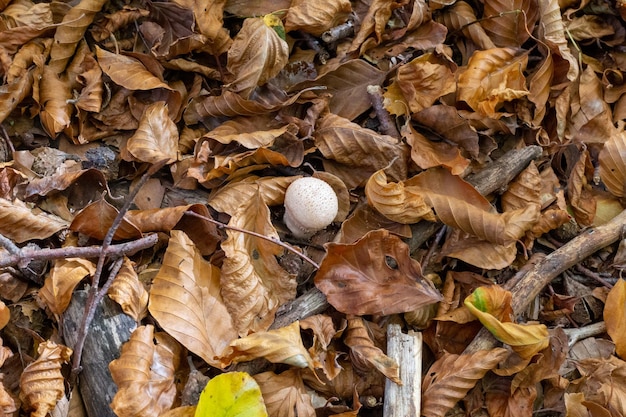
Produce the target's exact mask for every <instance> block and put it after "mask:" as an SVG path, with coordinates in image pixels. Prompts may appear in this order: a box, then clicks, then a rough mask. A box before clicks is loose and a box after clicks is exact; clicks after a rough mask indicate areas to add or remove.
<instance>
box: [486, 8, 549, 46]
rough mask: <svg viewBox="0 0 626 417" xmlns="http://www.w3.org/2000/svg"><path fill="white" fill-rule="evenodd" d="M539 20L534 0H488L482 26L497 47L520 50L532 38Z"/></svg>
mask: <svg viewBox="0 0 626 417" xmlns="http://www.w3.org/2000/svg"><path fill="white" fill-rule="evenodd" d="M537 18H538V13H537V4H536V2H535V1H534V0H515V1H514V2H510V1H503V0H487V1H485V9H484V11H483V20H481V22H480V24H481V26H482V27H483V28H484V29H485V32H486V33H487V35H488V36H489V38H491V40H492V41H493V43H494V44H495V45H496V46H498V47H506V46H511V47H516V48H519V47H521V46H522V44H523V43H524V42H526V40H528V38H529V37H530V36H531V33H532V32H533V30H534V27H535V23H536V21H537Z"/></svg>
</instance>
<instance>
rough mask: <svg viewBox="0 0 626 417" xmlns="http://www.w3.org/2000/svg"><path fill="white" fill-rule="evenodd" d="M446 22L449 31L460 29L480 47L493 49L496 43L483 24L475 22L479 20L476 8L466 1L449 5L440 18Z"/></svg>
mask: <svg viewBox="0 0 626 417" xmlns="http://www.w3.org/2000/svg"><path fill="white" fill-rule="evenodd" d="M438 20H439V21H440V22H441V23H443V24H445V26H446V27H447V28H448V31H457V30H460V31H461V33H463V36H465V37H466V38H468V39H470V40H471V41H472V42H474V44H476V45H477V46H478V47H479V48H480V49H491V48H494V47H495V45H494V43H493V41H492V40H491V38H490V37H489V35H487V33H485V30H484V29H483V27H482V26H481V25H477V24H474V22H477V21H478V18H477V17H476V14H475V13H474V9H472V6H470V5H469V4H467V2H465V1H456V2H454V4H452V5H451V7H447V8H446V9H445V10H444V11H443V13H441V15H440V16H439V19H438Z"/></svg>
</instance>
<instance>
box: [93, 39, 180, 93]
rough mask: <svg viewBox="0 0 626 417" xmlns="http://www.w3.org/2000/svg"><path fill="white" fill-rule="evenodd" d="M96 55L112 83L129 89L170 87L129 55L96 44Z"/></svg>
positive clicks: (168, 88) (169, 88)
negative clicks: (116, 52)
mask: <svg viewBox="0 0 626 417" xmlns="http://www.w3.org/2000/svg"><path fill="white" fill-rule="evenodd" d="M96 56H97V57H98V63H99V64H100V67H101V68H102V71H103V72H104V73H105V74H106V75H108V76H109V77H110V78H111V80H113V82H114V83H116V84H118V85H120V86H122V87H124V88H127V89H129V90H153V89H155V88H165V89H167V90H171V89H172V88H171V87H170V86H169V85H167V84H166V83H165V82H163V81H162V80H161V79H159V78H158V77H156V76H155V75H154V74H152V73H151V72H150V71H148V70H147V69H146V67H145V66H144V65H143V64H142V63H141V62H140V61H139V60H138V59H135V58H133V57H130V56H126V55H119V54H114V53H113V52H109V51H107V50H105V49H102V48H100V47H98V46H96Z"/></svg>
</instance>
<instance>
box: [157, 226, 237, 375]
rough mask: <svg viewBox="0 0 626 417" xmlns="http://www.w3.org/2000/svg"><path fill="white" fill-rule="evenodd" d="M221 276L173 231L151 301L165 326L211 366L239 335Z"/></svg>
mask: <svg viewBox="0 0 626 417" xmlns="http://www.w3.org/2000/svg"><path fill="white" fill-rule="evenodd" d="M219 275H220V271H219V269H218V268H216V267H215V266H213V265H211V264H210V263H208V262H207V261H205V260H204V259H203V258H202V255H201V254H200V253H199V252H198V250H197V249H196V248H195V246H194V245H193V243H192V241H191V240H190V239H189V238H188V237H187V235H185V233H184V232H182V231H178V230H172V231H171V237H170V241H169V245H168V248H167V250H166V252H165V256H164V258H163V264H162V266H161V269H160V270H159V272H158V274H157V276H156V277H155V278H154V281H153V283H152V287H151V288H150V301H149V304H148V309H149V311H150V313H151V314H152V316H154V318H155V319H156V320H157V321H158V322H159V325H161V327H163V329H165V330H166V331H167V332H168V333H169V334H171V335H172V336H173V337H174V338H175V339H176V340H178V341H179V342H180V343H181V344H182V345H183V346H185V347H186V348H187V349H189V350H190V351H192V352H193V353H195V354H197V355H198V356H200V357H201V358H202V359H204V360H205V361H206V362H207V363H208V364H210V365H212V366H219V362H218V361H217V360H216V359H215V357H216V356H217V355H219V354H220V353H221V352H222V351H223V350H224V349H225V348H226V347H227V346H228V344H229V343H230V342H231V341H232V340H233V339H234V338H235V337H237V333H236V332H235V331H234V327H233V323H232V320H231V318H230V315H229V314H228V311H227V310H226V307H225V306H224V301H223V300H222V296H221V294H220V285H219V280H220V277H219Z"/></svg>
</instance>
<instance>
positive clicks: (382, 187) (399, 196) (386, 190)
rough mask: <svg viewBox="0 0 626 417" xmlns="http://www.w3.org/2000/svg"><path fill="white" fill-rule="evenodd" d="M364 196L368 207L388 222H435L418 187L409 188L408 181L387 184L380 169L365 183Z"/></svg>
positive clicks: (383, 172)
mask: <svg viewBox="0 0 626 417" xmlns="http://www.w3.org/2000/svg"><path fill="white" fill-rule="evenodd" d="M365 195H366V196H367V202H368V203H369V205H371V206H372V207H374V208H375V209H376V210H377V211H378V212H379V213H380V214H382V215H383V216H385V217H386V218H388V219H389V220H393V221H395V222H398V223H403V224H412V223H417V222H418V221H420V220H422V219H423V220H428V221H436V220H437V219H436V218H435V215H434V214H433V211H432V209H431V207H430V206H429V205H428V204H426V201H424V198H423V197H422V192H421V190H420V189H419V188H418V187H411V184H410V182H409V181H406V182H397V183H393V182H392V183H389V182H387V176H386V175H385V171H384V170H382V169H380V170H378V171H376V172H375V173H374V174H372V176H371V177H370V178H369V180H368V181H367V184H366V185H365Z"/></svg>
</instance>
